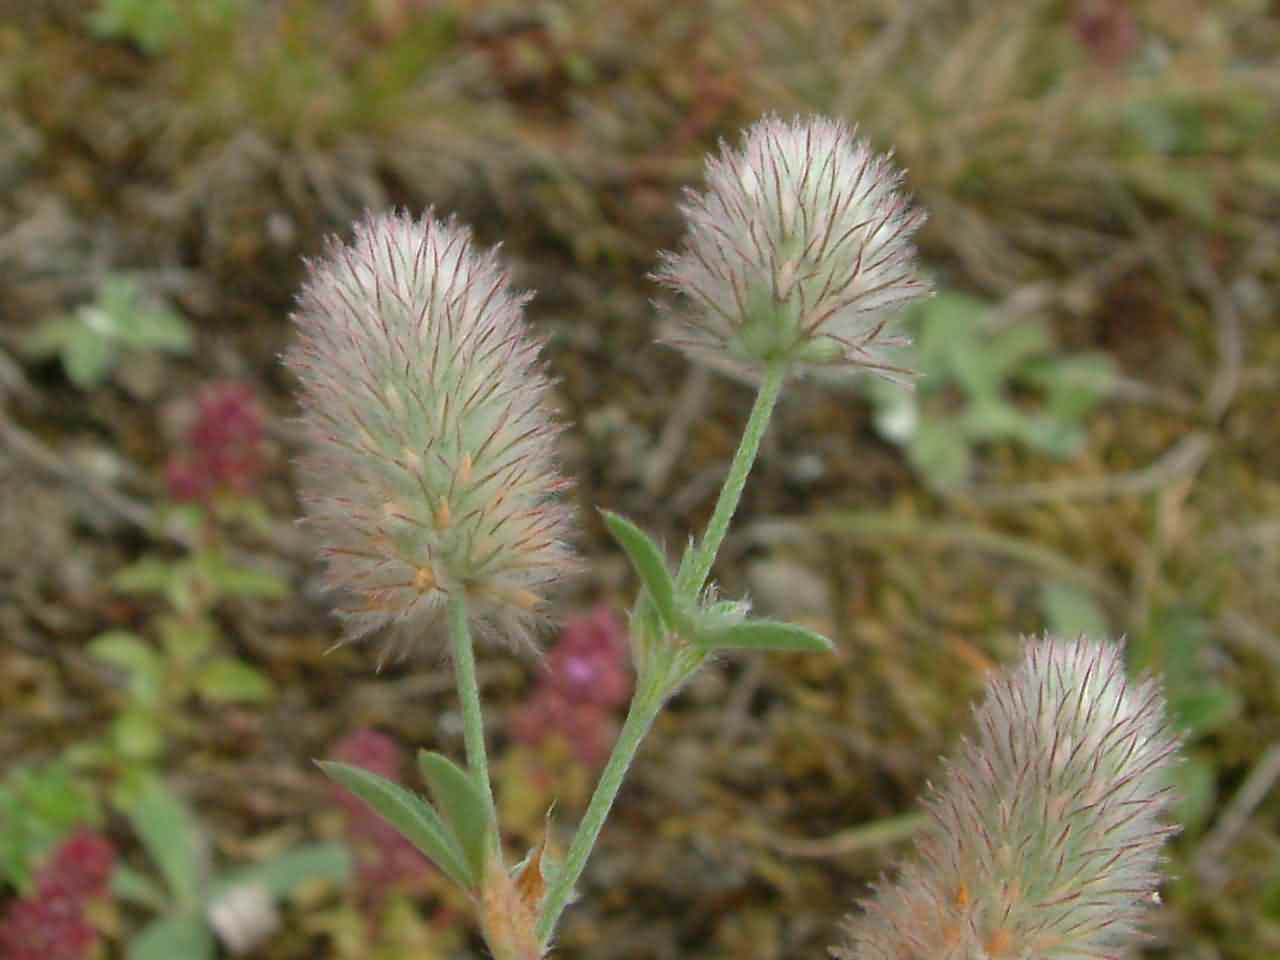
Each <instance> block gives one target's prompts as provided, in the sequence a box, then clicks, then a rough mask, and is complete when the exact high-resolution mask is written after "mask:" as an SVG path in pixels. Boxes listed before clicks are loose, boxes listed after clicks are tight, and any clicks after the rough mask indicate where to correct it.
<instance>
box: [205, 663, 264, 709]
mask: <svg viewBox="0 0 1280 960" xmlns="http://www.w3.org/2000/svg"><path fill="white" fill-rule="evenodd" d="M195 684H196V689H197V690H199V691H200V696H202V697H204V698H205V699H206V700H208V701H209V702H210V703H260V702H262V701H264V700H267V699H269V698H270V696H271V693H272V687H271V681H270V680H268V679H267V678H266V676H265V675H263V674H262V673H260V672H259V671H258V670H255V669H254V668H253V667H251V666H249V664H247V663H245V662H244V661H243V660H237V659H236V658H235V657H215V658H214V659H212V660H210V661H209V662H208V663H206V664H204V665H203V666H202V667H201V668H200V670H199V672H198V673H197V674H196V678H195Z"/></svg>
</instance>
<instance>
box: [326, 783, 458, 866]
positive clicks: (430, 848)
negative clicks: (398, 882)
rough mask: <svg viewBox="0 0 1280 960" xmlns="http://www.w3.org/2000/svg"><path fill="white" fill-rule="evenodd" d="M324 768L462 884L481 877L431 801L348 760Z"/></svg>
mask: <svg viewBox="0 0 1280 960" xmlns="http://www.w3.org/2000/svg"><path fill="white" fill-rule="evenodd" d="M319 766H320V769H321V770H323V771H324V772H325V773H326V774H327V775H328V776H330V777H331V778H333V779H334V780H336V781H337V782H338V783H339V784H340V785H341V786H343V787H345V788H346V789H347V790H350V791H351V792H352V793H354V794H355V795H356V796H357V797H359V798H360V799H361V800H363V801H364V802H365V803H367V804H368V805H369V806H370V808H371V809H373V811H374V812H375V813H377V814H378V815H379V816H380V817H382V818H383V819H384V820H386V821H387V823H389V824H391V825H392V826H393V827H395V828H396V830H398V831H399V832H400V834H401V836H403V837H404V838H405V839H406V840H408V841H409V842H410V843H412V844H413V845H414V846H415V847H417V848H418V849H419V850H421V851H422V852H423V854H425V855H426V856H427V858H428V859H430V860H431V862H432V863H434V864H435V865H436V866H437V867H439V868H440V869H441V870H443V871H444V872H445V873H446V874H448V875H449V877H450V878H451V879H452V880H453V881H454V882H455V883H457V884H458V885H459V886H461V887H464V888H465V889H467V890H472V889H474V888H475V886H476V882H477V878H476V877H473V876H472V874H471V870H470V868H469V867H468V860H467V857H466V854H464V853H463V852H462V850H461V849H459V847H458V843H457V841H456V840H454V839H453V836H452V835H451V834H450V832H449V829H448V828H447V827H446V826H445V825H444V822H443V821H442V820H441V819H440V816H439V815H438V814H437V813H436V812H435V810H434V809H432V807H431V805H430V804H429V803H427V802H426V801H425V800H423V799H422V798H421V797H419V796H418V795H417V794H415V793H413V792H412V791H410V790H406V789H405V788H404V787H402V786H400V785H399V784H395V783H392V782H391V781H390V780H385V779H383V778H382V777H380V776H378V775H377V774H375V773H370V772H369V771H368V770H361V769H360V768H359V767H351V766H348V765H347V764H345V763H333V762H332V761H321V762H320V764H319Z"/></svg>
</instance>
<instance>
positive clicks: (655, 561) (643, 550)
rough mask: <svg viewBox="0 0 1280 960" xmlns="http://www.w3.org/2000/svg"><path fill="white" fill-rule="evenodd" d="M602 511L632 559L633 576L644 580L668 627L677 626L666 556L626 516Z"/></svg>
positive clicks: (621, 545)
mask: <svg viewBox="0 0 1280 960" xmlns="http://www.w3.org/2000/svg"><path fill="white" fill-rule="evenodd" d="M600 512H601V513H602V514H603V515H604V523H605V526H607V527H608V528H609V532H610V533H611V534H612V535H613V539H615V540H617V541H618V545H619V546H620V547H622V549H623V551H624V552H625V553H626V555H627V559H628V560H630V561H631V566H632V567H633V568H634V569H635V571H636V576H638V577H639V578H640V582H641V583H643V584H644V587H645V589H646V590H648V591H649V596H650V597H651V598H652V599H653V603H654V606H655V607H657V608H658V614H659V616H661V617H662V620H663V622H664V623H665V625H666V627H667V628H668V629H669V630H676V629H677V623H676V597H675V584H674V582H673V581H672V579H671V572H670V570H668V569H667V558H666V557H665V556H663V554H662V550H660V549H659V548H658V545H657V544H656V543H654V542H653V540H651V539H650V538H649V535H648V534H647V533H645V532H644V531H643V530H641V529H640V528H639V527H637V526H636V525H635V524H633V523H632V522H631V521H630V520H627V519H626V518H625V517H621V516H619V515H618V514H616V513H611V512H610V511H608V510H602V511H600Z"/></svg>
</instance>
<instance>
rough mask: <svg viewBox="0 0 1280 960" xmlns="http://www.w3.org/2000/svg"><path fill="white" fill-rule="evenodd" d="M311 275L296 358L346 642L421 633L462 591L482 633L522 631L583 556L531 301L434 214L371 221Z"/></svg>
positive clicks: (316, 503) (316, 496)
mask: <svg viewBox="0 0 1280 960" xmlns="http://www.w3.org/2000/svg"><path fill="white" fill-rule="evenodd" d="M310 269H311V273H310V278H309V280H308V282H307V284H306V285H305V287H304V288H303V291H302V295H301V298H300V305H299V309H298V311H297V313H296V315H295V321H296V324H297V327H298V335H299V336H298V341H297V343H296V344H295V345H294V347H293V348H292V349H291V350H290V352H289V354H288V356H287V358H286V362H287V363H288V365H289V366H290V368H291V369H292V370H293V371H294V373H295V374H296V375H297V376H298V378H299V380H300V381H301V384H302V402H303V409H304V422H305V424H306V426H307V428H308V433H309V437H310V441H311V442H310V449H309V451H308V453H307V455H306V456H305V458H304V460H303V461H302V476H303V480H302V486H303V494H304V501H305V503H306V506H307V511H308V514H309V517H308V519H309V521H310V523H311V524H312V526H313V527H315V528H316V529H318V530H319V531H320V533H321V534H322V536H324V537H325V538H326V543H327V545H326V546H325V547H324V551H323V552H324V555H325V557H326V559H327V562H328V570H327V578H326V582H327V585H329V586H330V587H332V588H334V589H338V590H341V591H343V592H344V593H345V595H346V601H345V602H344V603H343V604H342V605H341V606H340V607H339V612H340V613H341V615H342V616H343V617H344V619H345V620H346V623H347V636H348V639H350V638H354V637H358V636H361V635H363V634H365V633H368V632H369V631H372V630H375V629H377V628H379V627H382V626H385V625H389V624H402V625H405V626H406V627H410V628H413V629H414V630H415V631H416V632H417V633H419V634H420V633H421V632H422V628H423V627H424V626H427V625H429V624H430V623H431V622H433V621H434V620H435V619H436V618H437V617H438V616H439V614H440V613H441V612H442V611H443V609H444V606H445V598H446V596H447V594H448V593H449V592H450V591H453V590H463V591H466V594H467V599H468V610H469V613H470V615H471V617H472V620H473V621H474V622H475V623H476V624H479V625H482V626H489V627H496V628H498V629H500V630H501V631H502V632H503V633H504V635H506V636H507V637H519V636H523V635H524V634H525V632H526V628H527V627H528V626H529V624H530V622H531V621H532V620H533V619H535V618H536V615H537V614H538V612H539V611H540V610H541V608H542V606H543V604H544V602H545V600H544V592H545V590H546V589H547V588H548V587H549V586H550V585H551V584H552V583H553V581H555V580H556V579H557V578H558V577H559V576H560V575H561V574H562V573H564V572H565V569H566V567H567V566H568V565H569V564H570V560H571V555H570V552H569V550H568V548H567V546H566V545H565V537H566V535H567V533H568V530H569V526H570V521H569V511H568V508H567V507H566V506H565V505H564V503H563V502H562V501H561V499H560V497H559V496H558V495H559V493H560V492H561V491H562V490H563V489H564V488H565V487H566V486H567V481H565V480H564V479H563V478H562V477H561V476H560V474H559V473H558V472H557V470H556V466H555V458H554V445H555V440H556V436H557V434H558V432H559V431H558V428H557V427H555V426H554V425H553V424H552V421H551V419H550V417H549V415H548V411H547V403H546V394H547V389H548V385H549V384H548V380H547V378H546V376H545V375H544V374H543V372H542V370H541V367H540V364H539V358H538V354H539V351H540V349H541V342H540V341H539V340H537V339H536V338H534V337H533V336H532V335H531V334H530V332H529V330H528V329H527V327H526V325H525V321H524V309H523V308H524V304H525V302H526V300H527V299H528V297H527V295H524V294H519V293H516V292H514V291H513V290H512V289H511V286H510V282H509V279H508V276H507V273H506V272H505V270H504V269H503V268H502V266H501V264H500V263H499V261H498V258H497V255H496V252H495V251H479V250H476V249H475V247H474V245H473V243H472V239H471V233H470V231H469V230H467V229H466V228H464V227H462V226H460V225H458V224H456V223H455V222H454V221H452V220H450V221H449V222H441V221H438V220H435V219H434V218H433V217H432V216H431V214H430V213H428V214H427V215H426V216H425V217H424V218H422V219H421V220H415V219H413V218H411V217H409V216H407V215H404V214H398V213H396V214H384V215H377V216H369V217H368V218H366V219H365V220H364V221H363V222H362V223H360V224H359V225H358V226H357V227H356V231H355V237H354V239H353V241H352V242H351V244H350V245H349V246H347V245H343V244H341V243H338V242H336V241H335V242H333V243H332V244H331V246H330V249H329V251H328V255H327V256H325V257H324V258H323V259H321V260H319V261H318V262H315V263H312V264H311V265H310ZM406 633H407V631H406Z"/></svg>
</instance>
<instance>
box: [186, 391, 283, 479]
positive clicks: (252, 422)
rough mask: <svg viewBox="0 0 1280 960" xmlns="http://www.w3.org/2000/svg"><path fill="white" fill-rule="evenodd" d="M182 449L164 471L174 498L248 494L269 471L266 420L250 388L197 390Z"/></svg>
mask: <svg viewBox="0 0 1280 960" xmlns="http://www.w3.org/2000/svg"><path fill="white" fill-rule="evenodd" d="M183 446H184V450H183V451H182V452H181V453H179V454H177V455H175V456H174V457H173V458H172V459H170V461H169V463H168V465H167V466H166V469H165V479H166V483H167V486H168V488H169V496H171V497H172V498H173V499H174V500H178V501H183V502H193V501H207V500H211V499H213V498H214V497H215V496H217V495H219V494H223V493H232V494H238V495H245V494H248V493H250V492H252V490H253V488H254V487H255V486H256V485H257V483H258V481H259V480H260V479H261V478H262V475H263V474H264V473H265V472H266V467H267V455H266V453H267V451H266V447H267V430H266V417H265V415H264V414H263V410H262V405H261V403H260V402H259V400H258V397H257V395H256V394H255V393H254V391H253V389H252V388H251V387H249V386H248V385H246V384H242V383H233V382H226V383H213V384H209V385H208V386H206V387H205V388H204V389H203V390H201V391H200V395H199V399H198V401H197V403H196V410H195V415H194V417H193V418H192V421H191V424H190V426H189V427H188V429H187V431H186V433H185V436H184V443H183Z"/></svg>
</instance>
